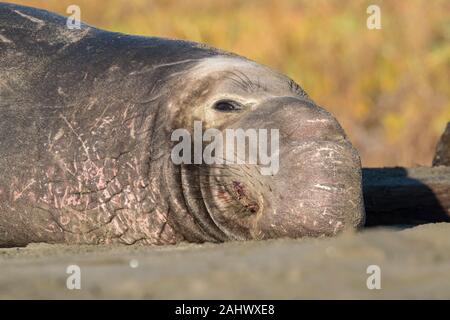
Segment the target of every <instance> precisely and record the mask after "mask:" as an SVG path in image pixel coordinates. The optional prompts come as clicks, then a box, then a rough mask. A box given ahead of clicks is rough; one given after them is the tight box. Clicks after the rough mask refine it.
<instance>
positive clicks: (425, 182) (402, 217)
mask: <svg viewBox="0 0 450 320" xmlns="http://www.w3.org/2000/svg"><path fill="white" fill-rule="evenodd" d="M363 189H364V202H365V207H366V213H367V218H366V226H377V225H398V224H400V225H417V224H422V223H429V222H450V122H449V123H448V124H447V128H446V130H445V132H444V134H443V135H442V138H441V140H440V141H439V142H438V144H437V147H436V154H435V157H434V159H433V167H417V168H401V167H396V168H364V169H363Z"/></svg>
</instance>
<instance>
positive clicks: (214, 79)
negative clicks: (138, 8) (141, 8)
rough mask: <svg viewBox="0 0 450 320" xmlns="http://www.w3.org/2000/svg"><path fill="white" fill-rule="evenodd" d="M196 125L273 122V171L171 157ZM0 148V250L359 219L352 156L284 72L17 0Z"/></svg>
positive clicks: (203, 237) (313, 227)
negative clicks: (176, 137) (69, 21)
mask: <svg viewBox="0 0 450 320" xmlns="http://www.w3.org/2000/svg"><path fill="white" fill-rule="evenodd" d="M196 120H201V121H202V124H203V130H206V129H207V128H216V129H217V130H219V131H222V130H225V129H226V128H242V129H248V128H255V129H260V128H261V129H262V128H266V129H273V128H275V129H277V130H278V132H279V150H278V151H279V170H278V172H277V173H276V174H273V175H263V174H261V172H260V165H259V164H252V165H251V164H244V165H242V164H235V165H227V164H223V165H214V164H212V165H207V164H205V163H202V164H195V163H194V164H175V163H174V162H173V161H172V160H173V159H172V157H171V152H172V150H173V148H174V146H175V145H177V142H176V141H172V134H173V132H174V131H175V130H177V129H179V128H185V129H186V130H189V132H192V130H193V122H194V121H196ZM202 148H203V146H202ZM0 155H1V157H0V177H1V179H0V245H1V246H19V245H26V244H28V243H32V242H47V243H86V244H99V243H124V244H134V243H145V244H174V243H178V242H180V241H190V242H204V241H213V242H222V241H227V240H245V239H267V238H277V237H302V236H321V235H334V234H336V233H337V232H339V231H340V230H343V229H345V228H355V227H358V226H359V225H361V223H362V221H363V218H364V209H363V204H362V191H361V169H360V167H361V165H360V160H359V157H358V154H357V152H356V151H355V149H354V148H353V147H352V145H351V144H350V142H349V141H348V140H347V138H346V137H345V134H344V132H343V130H342V129H341V127H340V126H339V124H338V123H337V121H336V120H335V119H334V118H333V117H332V116H331V115H330V114H329V113H328V112H326V111H325V110H323V109H321V108H320V107H318V106H316V105H315V104H314V103H313V102H312V100H310V99H309V98H308V96H307V95H306V94H305V93H304V91H303V90H302V89H301V88H300V87H299V86H298V85H297V84H295V82H293V81H292V80H290V79H289V78H287V77H286V76H284V75H281V74H279V73H277V72H274V71H272V70H270V69H269V68H267V67H264V66H261V65H259V64H257V63H255V62H252V61H249V60H247V59H245V58H242V57H240V56H237V55H234V54H231V53H226V52H223V51H220V50H217V49H214V48H209V47H207V46H204V45H200V44H197V43H192V42H187V41H179V40H169V39H161V38H153V37H150V38H149V37H139V36H130V35H124V34H119V33H112V32H106V31H102V30H99V29H95V28H92V27H89V26H87V25H84V24H83V25H82V26H81V29H78V30H77V29H75V30H69V29H68V28H67V27H66V19H65V18H64V17H62V16H58V15H55V14H52V13H49V12H47V11H43V10H37V9H33V8H28V7H23V6H18V5H12V4H1V5H0Z"/></svg>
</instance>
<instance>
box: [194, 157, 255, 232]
mask: <svg viewBox="0 0 450 320" xmlns="http://www.w3.org/2000/svg"><path fill="white" fill-rule="evenodd" d="M199 167H200V168H201V169H200V172H199V174H198V176H199V187H200V193H201V198H202V199H201V201H202V202H203V204H204V206H205V208H206V210H207V215H208V217H210V219H211V220H212V221H213V222H214V223H215V225H216V226H217V228H219V229H220V230H221V231H222V232H223V234H225V235H226V237H227V238H228V239H231V240H247V239H252V238H254V237H253V236H252V229H254V227H255V224H256V219H257V216H258V214H260V213H261V211H262V207H263V202H262V198H261V197H260V194H259V192H258V190H257V188H255V182H256V181H258V179H256V178H255V177H254V172H253V170H252V167H250V166H234V165H215V166H199Z"/></svg>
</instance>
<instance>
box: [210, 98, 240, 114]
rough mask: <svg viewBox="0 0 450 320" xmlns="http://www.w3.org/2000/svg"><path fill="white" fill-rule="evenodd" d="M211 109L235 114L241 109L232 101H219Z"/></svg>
mask: <svg viewBox="0 0 450 320" xmlns="http://www.w3.org/2000/svg"><path fill="white" fill-rule="evenodd" d="M213 108H214V109H215V110H217V111H221V112H236V111H239V110H241V109H242V105H241V104H240V103H239V102H236V101H233V100H220V101H217V102H216V103H215V104H214V107H213Z"/></svg>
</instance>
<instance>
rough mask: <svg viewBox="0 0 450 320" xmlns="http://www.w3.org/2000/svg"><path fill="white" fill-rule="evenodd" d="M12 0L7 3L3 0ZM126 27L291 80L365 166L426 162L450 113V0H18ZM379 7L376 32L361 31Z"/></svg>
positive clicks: (100, 23)
mask: <svg viewBox="0 0 450 320" xmlns="http://www.w3.org/2000/svg"><path fill="white" fill-rule="evenodd" d="M10 1H11V0H10ZM12 2H16V3H20V4H25V5H30V6H35V7H40V8H45V9H48V10H51V11H56V12H59V13H61V14H64V15H67V14H66V8H67V6H68V5H70V4H77V5H79V6H80V7H81V18H82V20H83V21H84V22H86V23H88V24H91V25H94V26H97V27H101V28H104V29H108V30H113V31H120V32H125V33H132V34H142V35H154V36H162V37H171V38H182V39H189V40H193V41H198V42H203V43H207V44H209V45H212V46H215V47H219V48H222V49H225V50H228V51H232V52H235V53H238V54H241V55H243V56H246V57H248V58H250V59H253V60H256V61H257V62H260V63H263V64H266V65H268V66H271V67H272V68H274V69H277V70H279V71H281V72H283V73H285V74H287V75H289V76H290V77H292V78H293V79H294V80H296V81H297V82H298V83H299V84H300V85H301V86H302V87H303V88H304V89H305V90H306V92H308V94H309V95H310V96H311V97H312V98H313V99H314V100H315V101H316V102H317V103H318V104H320V105H322V106H325V107H326V108H327V109H328V110H329V111H331V112H332V113H333V114H334V115H335V116H336V117H337V118H338V120H339V121H340V122H341V124H342V125H343V127H344V129H345V130H346V132H347V133H348V135H349V136H350V138H351V140H352V142H353V143H354V144H355V146H356V147H357V148H358V149H359V151H360V153H361V156H362V160H363V164H364V165H365V166H392V165H408V166H411V165H419V164H422V165H429V164H430V163H431V158H432V155H433V153H434V148H435V144H436V142H437V139H438V138H439V136H440V134H441V133H442V131H443V130H444V127H445V124H446V122H447V121H449V120H450V99H449V97H450V86H449V82H450V81H449V80H450V1H449V0H432V1H427V0H410V1H394V0H389V1H388V0H384V1H380V0H378V1H377V0H373V1H364V0H360V1H338V0H304V1H294V0H292V1H290V0H285V1H282V0H247V1H242V0H214V1H205V0H172V1H163V0H161V1H156V0H153V1H152V0H127V1H125V0H105V1H102V0H96V1H93V0H68V1H66V0H23V1H12ZM370 4H378V5H379V6H380V7H381V13H382V18H381V22H382V29H381V30H368V29H367V28H366V19H367V17H368V14H367V13H366V8H367V6H368V5H370Z"/></svg>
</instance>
